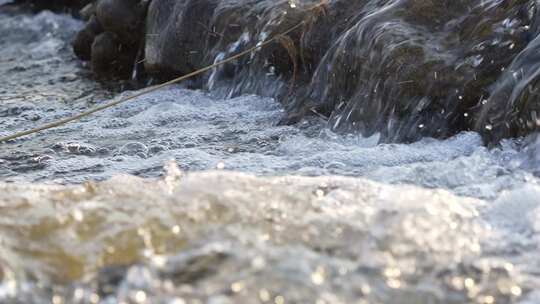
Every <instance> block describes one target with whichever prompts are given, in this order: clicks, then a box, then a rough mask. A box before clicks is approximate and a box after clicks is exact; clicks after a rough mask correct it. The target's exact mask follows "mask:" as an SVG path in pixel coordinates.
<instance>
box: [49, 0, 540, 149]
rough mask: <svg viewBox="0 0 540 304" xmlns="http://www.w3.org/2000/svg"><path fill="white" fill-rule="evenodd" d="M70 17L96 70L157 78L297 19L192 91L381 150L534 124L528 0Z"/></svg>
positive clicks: (135, 8) (194, 1) (215, 5)
mask: <svg viewBox="0 0 540 304" xmlns="http://www.w3.org/2000/svg"><path fill="white" fill-rule="evenodd" d="M39 1H41V2H43V0H39ZM51 2H55V1H51ZM64 2H66V1H64ZM81 16H82V17H83V18H85V20H86V21H87V25H86V28H85V29H84V30H82V31H81V32H80V33H79V35H78V36H77V38H76V39H75V41H74V50H75V52H76V54H77V55H78V56H79V58H81V59H82V60H89V61H91V63H92V67H93V69H94V71H95V73H96V74H98V75H102V76H120V77H124V78H126V77H133V76H134V71H135V72H137V73H138V74H137V75H139V77H140V75H143V74H144V75H147V76H149V77H153V78H158V79H166V78H170V77H173V76H176V75H182V74H186V73H189V72H192V71H194V70H197V69H199V68H201V67H204V66H206V65H209V64H212V63H213V62H215V61H216V60H219V59H222V58H225V57H227V56H230V55H233V54H235V53H238V52H240V51H242V50H243V49H246V48H248V47H251V46H253V45H256V44H257V43H260V42H261V41H263V40H265V39H267V38H268V37H272V36H273V35H276V34H278V33H281V32H283V31H285V30H287V29H289V28H290V27H292V26H294V25H295V24H298V23H299V22H303V23H302V26H301V27H299V28H298V29H297V30H295V31H293V32H291V33H290V34H288V35H287V37H282V38H281V39H280V40H279V43H275V44H273V45H271V46H270V47H267V48H264V49H262V50H260V51H258V52H257V53H256V54H255V55H253V56H246V57H245V58H243V59H239V60H237V61H235V62H233V63H230V64H228V65H226V66H224V67H222V68H219V69H217V70H216V71H213V72H212V73H209V74H208V75H205V76H204V77H202V78H201V79H199V82H198V86H200V87H203V86H210V87H212V86H214V85H215V83H227V84H228V90H227V91H228V94H231V95H235V94H241V93H247V92H250V93H258V94H262V95H271V96H274V97H276V98H278V99H279V100H280V101H281V102H282V103H283V104H284V106H285V108H286V109H287V110H288V111H287V113H288V115H287V117H286V118H284V120H283V122H285V123H292V122H295V121H298V120H299V119H301V118H302V117H304V116H305V115H315V114H316V115H319V116H322V117H324V118H325V119H328V120H329V123H330V125H331V126H332V127H333V128H334V129H335V130H337V131H342V132H361V133H363V134H364V135H370V134H373V133H375V132H380V133H381V134H382V139H383V140H384V141H413V140H416V139H418V138H420V137H425V136H432V137H437V138H444V137H448V136H451V135H453V134H456V133H458V132H461V131H466V130H474V131H478V132H480V133H481V134H483V136H484V138H485V139H486V140H487V141H489V142H497V141H499V140H500V139H502V138H506V137H517V136H523V135H526V134H529V133H531V132H535V131H537V130H538V129H539V128H540V101H539V99H538V90H539V88H540V86H539V84H538V74H539V73H538V71H540V65H539V64H540V58H537V57H538V54H539V48H540V40H539V39H540V38H538V34H539V32H540V31H539V26H538V25H539V21H540V17H539V14H538V9H537V1H535V0H328V1H320V0H317V1H315V0H287V1H276V0H153V1H149V0H98V1H92V2H91V3H89V4H88V5H86V6H85V7H84V9H83V10H82V11H81ZM140 72H144V73H140Z"/></svg>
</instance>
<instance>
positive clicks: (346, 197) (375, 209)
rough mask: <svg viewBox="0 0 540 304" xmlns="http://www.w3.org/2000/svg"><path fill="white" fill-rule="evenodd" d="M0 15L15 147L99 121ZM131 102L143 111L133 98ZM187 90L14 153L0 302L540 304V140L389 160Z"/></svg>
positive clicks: (354, 143)
mask: <svg viewBox="0 0 540 304" xmlns="http://www.w3.org/2000/svg"><path fill="white" fill-rule="evenodd" d="M80 26H81V25H80V23H79V22H77V21H74V20H72V19H71V18H70V17H67V16H62V15H55V14H52V13H49V12H44V13H40V14H38V15H35V16H25V15H2V16H0V46H1V47H2V50H1V51H0V52H1V58H0V75H2V76H0V77H2V81H1V87H0V134H1V135H6V134H10V133H12V132H14V131H17V130H22V129H26V128H30V127H34V126H37V125H40V124H42V123H44V122H48V121H50V120H52V119H55V118H59V117H64V116H67V115H70V114H73V113H74V112H76V111H80V110H83V109H86V108H88V107H91V106H92V105H94V104H95V103H96V102H102V101H103V100H104V98H105V97H107V96H108V94H109V93H108V91H107V90H104V89H103V88H101V87H100V86H99V85H97V84H95V83H94V82H93V81H90V80H88V79H87V78H86V77H87V74H86V72H84V71H85V70H84V69H82V68H81V66H79V64H78V63H77V61H75V60H74V59H73V56H72V55H71V52H70V50H69V46H68V43H67V42H68V41H69V39H70V37H71V36H72V35H73V33H74V31H75V30H76V29H77V28H79V27H80ZM124 94H130V93H129V92H126V93H124ZM283 114H284V113H283V109H282V108H281V106H280V105H279V104H278V103H276V102H275V101H274V100H272V99H269V98H262V97H258V96H250V95H247V96H241V97H236V98H232V99H223V98H218V97H215V96H213V95H212V94H210V93H205V92H201V91H192V90H187V89H185V88H183V87H181V86H173V87H170V88H167V89H164V90H161V91H159V92H155V93H152V94H150V95H147V96H145V97H140V98H137V99H136V100H134V101H132V102H130V103H127V104H123V105H121V106H119V107H116V108H114V109H111V110H107V111H104V112H101V113H98V114H96V115H94V116H92V117H89V118H85V119H83V120H82V121H79V122H75V123H72V124H69V125H66V126H63V127H60V128H57V129H54V130H50V131H46V132H43V133H41V134H37V135H32V136H28V137H26V138H24V139H19V140H16V141H14V142H10V143H9V144H2V145H1V146H0V302H2V303H51V302H52V303H55V304H56V303H98V302H99V303H171V304H172V303H174V304H180V303H259V302H260V303H276V304H279V303H398V304H420V303H456V304H457V303H481V304H491V303H523V304H534V303H540V256H539V255H538V252H539V251H538V250H540V179H539V178H538V177H537V176H538V172H539V170H540V158H539V156H538V155H539V151H538V150H539V149H540V140H536V139H535V138H534V137H530V138H527V139H523V140H507V141H504V142H502V143H501V145H500V146H499V147H496V148H493V149H487V148H485V147H484V146H483V145H482V141H481V139H480V137H479V136H478V135H477V134H475V133H462V134H459V135H457V136H455V137H453V138H449V139H447V140H434V139H429V138H425V139H423V140H421V141H419V142H416V143H412V144H380V145H378V144H377V142H378V137H377V135H375V136H372V137H370V138H363V137H361V136H358V135H353V134H350V135H346V134H341V135H338V134H335V133H332V132H331V131H329V130H328V128H326V122H325V121H323V120H319V119H317V118H312V119H310V120H304V121H302V122H300V123H298V124H297V125H294V126H277V125H276V122H277V121H279V119H280V118H281V117H282V115H283Z"/></svg>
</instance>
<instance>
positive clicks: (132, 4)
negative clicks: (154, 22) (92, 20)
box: [96, 0, 145, 44]
mask: <svg viewBox="0 0 540 304" xmlns="http://www.w3.org/2000/svg"><path fill="white" fill-rule="evenodd" d="M144 10H145V5H144V3H142V2H141V1H139V0H100V1H98V2H97V5H96V16H97V19H98V20H99V23H100V24H101V25H102V26H103V28H104V29H105V30H106V31H108V32H111V33H115V34H116V35H117V36H118V37H119V39H120V41H121V42H122V43H125V44H131V43H136V42H137V41H138V40H139V39H140V34H141V33H140V32H139V31H138V30H139V29H140V28H141V25H142V23H143V21H144V19H143V17H144V15H145V11H144Z"/></svg>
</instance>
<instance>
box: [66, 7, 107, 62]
mask: <svg viewBox="0 0 540 304" xmlns="http://www.w3.org/2000/svg"><path fill="white" fill-rule="evenodd" d="M102 32H103V28H102V27H101V25H100V24H99V22H98V21H97V18H96V17H95V16H91V17H90V20H88V22H87V23H86V25H85V27H84V29H83V30H81V31H80V32H78V33H77V36H76V37H75V40H74V41H73V51H74V52H75V55H77V57H79V58H80V59H81V60H85V61H89V60H90V59H91V58H92V44H93V43H94V39H95V38H96V36H97V35H99V34H100V33H102Z"/></svg>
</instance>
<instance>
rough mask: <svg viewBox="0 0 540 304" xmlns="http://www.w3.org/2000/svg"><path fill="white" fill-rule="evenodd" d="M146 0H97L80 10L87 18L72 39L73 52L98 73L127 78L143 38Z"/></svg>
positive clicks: (104, 75) (102, 75) (105, 75)
mask: <svg viewBox="0 0 540 304" xmlns="http://www.w3.org/2000/svg"><path fill="white" fill-rule="evenodd" d="M146 6H147V1H145V0H142V1H138V0H100V1H95V2H93V3H90V4H88V5H86V6H85V7H84V8H83V9H82V10H81V12H80V14H81V16H82V17H83V18H84V19H85V20H88V21H87V24H86V26H85V28H84V29H83V30H81V31H80V32H79V33H78V35H77V37H76V38H75V39H74V41H73V43H72V44H73V49H74V52H75V54H76V55H77V56H78V57H79V58H80V59H82V60H85V61H91V63H92V69H93V71H94V72H95V73H96V74H97V75H98V76H101V77H120V78H126V79H127V78H129V77H131V75H132V71H133V69H134V66H135V65H136V64H135V62H136V61H137V60H136V59H137V55H138V53H139V50H140V48H141V43H142V41H143V39H144V37H143V34H142V28H143V27H144V16H145V14H146Z"/></svg>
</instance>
